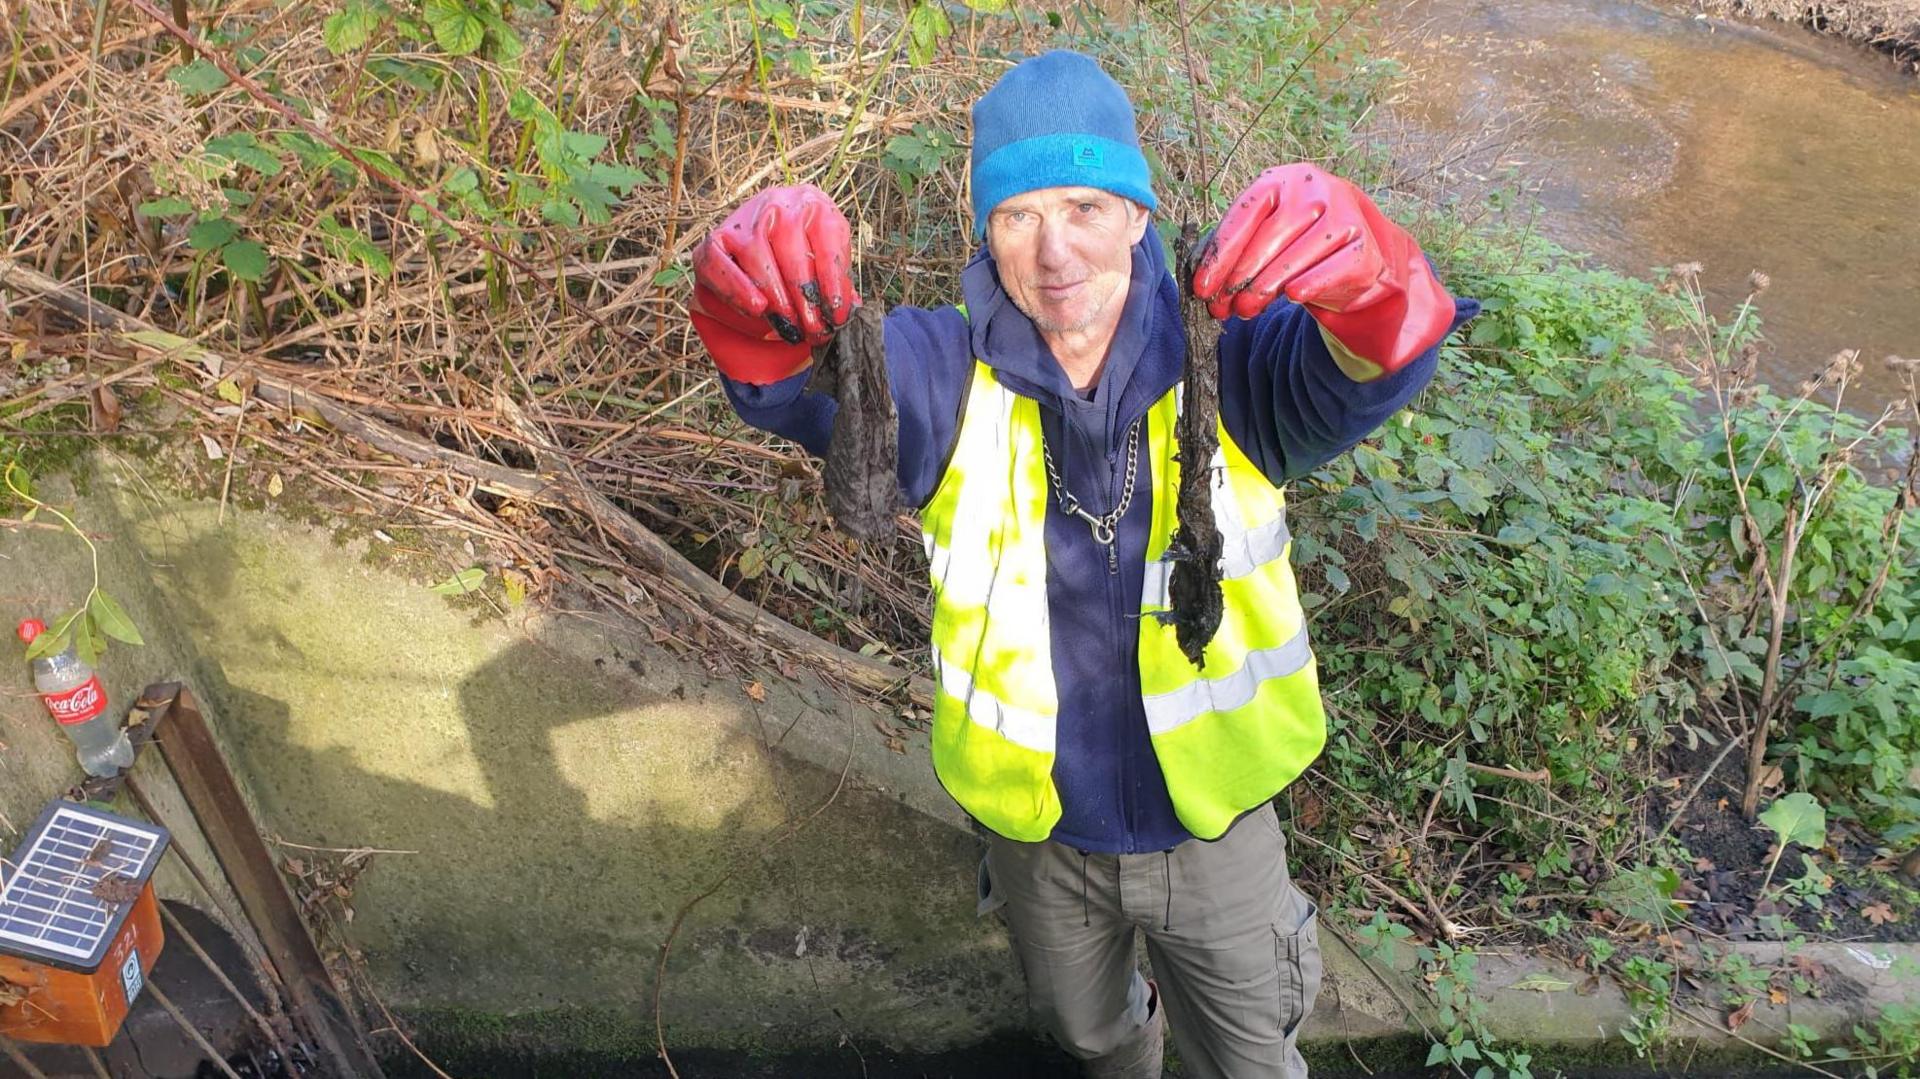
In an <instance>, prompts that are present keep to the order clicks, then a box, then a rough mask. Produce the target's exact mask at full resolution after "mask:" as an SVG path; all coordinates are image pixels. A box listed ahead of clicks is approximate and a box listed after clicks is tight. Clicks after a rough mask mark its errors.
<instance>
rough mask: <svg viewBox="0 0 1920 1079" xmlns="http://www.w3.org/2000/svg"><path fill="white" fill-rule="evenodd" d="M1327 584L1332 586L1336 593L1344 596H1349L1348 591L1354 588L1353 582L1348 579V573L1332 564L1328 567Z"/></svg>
mask: <svg viewBox="0 0 1920 1079" xmlns="http://www.w3.org/2000/svg"><path fill="white" fill-rule="evenodd" d="M1327 584H1329V585H1331V586H1332V587H1333V590H1334V591H1335V592H1338V593H1340V594H1341V595H1343V596H1344V595H1346V594H1347V590H1348V589H1350V588H1352V587H1353V582H1352V581H1351V580H1349V579H1348V577H1347V571H1346V570H1343V569H1341V568H1340V567H1339V566H1335V565H1332V564H1331V563H1329V564H1328V566H1327Z"/></svg>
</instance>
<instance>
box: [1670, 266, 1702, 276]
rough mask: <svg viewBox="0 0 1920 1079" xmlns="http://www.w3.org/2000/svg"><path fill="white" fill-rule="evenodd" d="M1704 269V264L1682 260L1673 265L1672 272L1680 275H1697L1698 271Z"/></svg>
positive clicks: (1698, 274)
mask: <svg viewBox="0 0 1920 1079" xmlns="http://www.w3.org/2000/svg"><path fill="white" fill-rule="evenodd" d="M1705 269H1706V267H1705V266H1702V265H1701V264H1700V263H1697V262H1682V263H1678V264H1677V265H1675V266H1674V268H1673V272H1674V273H1677V274H1679V275H1680V276H1681V277H1699V276H1700V272H1701V271H1702V270H1705Z"/></svg>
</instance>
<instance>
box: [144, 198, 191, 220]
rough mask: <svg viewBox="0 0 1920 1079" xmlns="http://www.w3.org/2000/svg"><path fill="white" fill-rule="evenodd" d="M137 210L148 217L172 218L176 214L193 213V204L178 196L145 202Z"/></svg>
mask: <svg viewBox="0 0 1920 1079" xmlns="http://www.w3.org/2000/svg"><path fill="white" fill-rule="evenodd" d="M137 209H138V210H139V212H140V213H141V214H142V215H143V216H146V217H172V216H173V215H175V214H186V213H192V212H193V203H191V202H188V201H187V200H186V199H183V198H180V197H179V196H177V195H169V196H168V197H166V198H164V199H154V200H153V201H151V202H143V203H141V204H140V205H139V206H138V207H137Z"/></svg>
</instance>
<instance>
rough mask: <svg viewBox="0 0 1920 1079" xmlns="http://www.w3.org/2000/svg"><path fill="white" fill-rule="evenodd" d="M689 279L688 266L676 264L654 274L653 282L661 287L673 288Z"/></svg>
mask: <svg viewBox="0 0 1920 1079" xmlns="http://www.w3.org/2000/svg"><path fill="white" fill-rule="evenodd" d="M686 279H687V268H686V267H685V266H681V265H679V264H677V263H676V264H675V265H672V266H669V267H667V268H666V269H664V270H661V271H660V272H659V273H657V274H654V275H653V283H654V284H655V285H658V286H659V287H661V288H672V287H673V286H674V285H677V284H679V283H680V282H682V281H685V280H686Z"/></svg>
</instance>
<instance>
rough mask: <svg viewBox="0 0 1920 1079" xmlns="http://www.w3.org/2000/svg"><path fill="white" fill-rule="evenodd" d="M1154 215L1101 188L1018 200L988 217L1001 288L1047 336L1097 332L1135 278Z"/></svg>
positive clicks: (1059, 190)
mask: <svg viewBox="0 0 1920 1079" xmlns="http://www.w3.org/2000/svg"><path fill="white" fill-rule="evenodd" d="M1147 217H1148V214H1147V210H1146V208H1145V207H1144V206H1141V205H1140V204H1139V203H1136V202H1134V201H1133V200H1132V199H1127V198H1122V197H1120V196H1119V195H1114V194H1110V193H1108V192H1105V191H1102V190H1100V189H1099V188H1096V187H1048V188H1042V189H1040V190H1038V191H1029V192H1027V193H1026V194H1024V195H1016V196H1014V197H1013V198H1010V199H1008V200H1006V201H1005V202H1002V203H1001V204H1000V205H998V206H996V207H994V208H993V212H992V213H991V214H990V215H988V217H987V247H988V249H989V250H990V251H992V252H993V260H994V262H995V263H996V264H997V265H998V266H999V269H1000V284H1001V285H1002V287H1004V288H1005V289H1006V290H1007V294H1008V295H1009V296H1011V297H1012V298H1013V305H1014V306H1015V307H1018V308H1019V309H1020V310H1021V311H1022V312H1023V313H1024V314H1025V315H1026V316H1027V317H1028V318H1030V319H1032V320H1033V324H1034V325H1035V326H1038V327H1039V328H1040V332H1042V333H1078V332H1080V331H1082V330H1086V329H1088V328H1089V327H1091V326H1093V325H1094V324H1095V323H1096V322H1097V321H1099V319H1100V315H1101V313H1102V312H1103V311H1105V310H1106V309H1107V305H1108V304H1109V303H1110V302H1111V301H1112V300H1113V298H1114V297H1115V296H1116V295H1119V294H1120V292H1121V288H1122V286H1124V285H1125V284H1126V283H1127V279H1128V277H1129V276H1131V274H1132V272H1133V245H1134V244H1136V243H1139V242H1140V237H1141V236H1143V235H1145V234H1146V230H1147Z"/></svg>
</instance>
